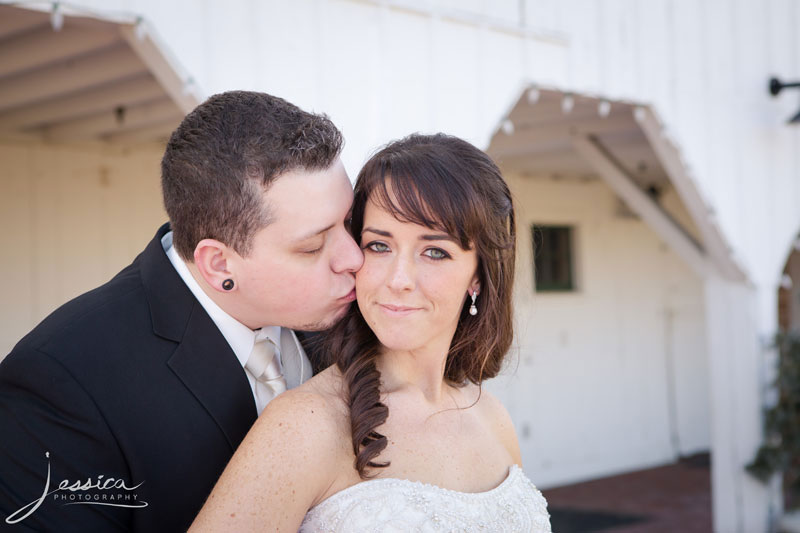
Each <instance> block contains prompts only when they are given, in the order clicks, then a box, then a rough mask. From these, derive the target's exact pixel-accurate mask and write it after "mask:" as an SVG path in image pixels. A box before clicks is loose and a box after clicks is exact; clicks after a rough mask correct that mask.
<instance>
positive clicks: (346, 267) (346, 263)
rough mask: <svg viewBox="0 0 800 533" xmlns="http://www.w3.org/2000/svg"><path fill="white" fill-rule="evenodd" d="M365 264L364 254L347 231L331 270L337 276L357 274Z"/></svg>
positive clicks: (336, 252)
mask: <svg viewBox="0 0 800 533" xmlns="http://www.w3.org/2000/svg"><path fill="white" fill-rule="evenodd" d="M363 264H364V253H363V252H362V251H361V248H360V247H359V246H358V244H356V241H354V240H353V237H351V236H350V233H349V232H347V231H344V232H343V235H342V238H341V239H340V240H339V243H338V246H337V249H336V251H335V253H334V255H333V258H332V260H331V269H332V270H333V271H334V272H336V273H337V274H340V273H343V272H357V271H358V269H360V268H361V265H363Z"/></svg>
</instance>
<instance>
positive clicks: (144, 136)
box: [103, 118, 181, 144]
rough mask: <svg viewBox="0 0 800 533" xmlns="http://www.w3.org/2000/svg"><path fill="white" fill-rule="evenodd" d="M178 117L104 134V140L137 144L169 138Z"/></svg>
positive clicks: (178, 122)
mask: <svg viewBox="0 0 800 533" xmlns="http://www.w3.org/2000/svg"><path fill="white" fill-rule="evenodd" d="M180 122H181V120H180V118H174V119H167V120H165V121H164V122H159V123H157V124H153V125H150V126H146V127H143V128H138V129H131V130H128V131H123V132H119V133H111V134H109V135H104V136H103V139H104V140H105V141H108V142H111V143H115V144H138V143H145V142H162V141H166V140H167V139H169V136H170V135H171V134H172V132H173V131H174V130H175V128H177V127H178V124H180Z"/></svg>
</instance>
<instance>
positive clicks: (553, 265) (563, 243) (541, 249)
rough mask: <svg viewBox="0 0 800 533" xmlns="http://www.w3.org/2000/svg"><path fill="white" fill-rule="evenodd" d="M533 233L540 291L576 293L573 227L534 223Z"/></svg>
mask: <svg viewBox="0 0 800 533" xmlns="http://www.w3.org/2000/svg"><path fill="white" fill-rule="evenodd" d="M531 230H532V234H533V257H534V265H533V267H534V272H533V284H534V287H536V292H555V291H574V290H575V280H574V274H573V271H574V269H573V267H572V256H573V253H572V233H573V232H572V228H571V227H569V226H540V225H537V224H534V225H533V226H532V227H531Z"/></svg>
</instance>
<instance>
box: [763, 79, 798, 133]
mask: <svg viewBox="0 0 800 533" xmlns="http://www.w3.org/2000/svg"><path fill="white" fill-rule="evenodd" d="M793 88H800V81H795V82H791V83H783V82H782V81H781V80H779V79H778V78H770V79H769V93H770V94H771V95H772V96H778V93H780V92H781V91H782V90H783V89H793ZM787 123H788V124H800V111H798V112H797V114H795V116H793V117H792V118H790V119H789V120H788V121H787Z"/></svg>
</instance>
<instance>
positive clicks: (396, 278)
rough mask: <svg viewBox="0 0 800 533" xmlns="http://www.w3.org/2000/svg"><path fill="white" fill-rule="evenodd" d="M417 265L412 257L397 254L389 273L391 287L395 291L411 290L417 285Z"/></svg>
mask: <svg viewBox="0 0 800 533" xmlns="http://www.w3.org/2000/svg"><path fill="white" fill-rule="evenodd" d="M415 271H416V268H415V265H414V261H413V260H412V259H410V258H405V257H403V256H402V255H398V256H396V258H395V260H394V261H393V264H392V270H391V272H390V273H389V288H390V289H392V290H394V291H409V290H413V289H414V286H415V280H414V276H415Z"/></svg>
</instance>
